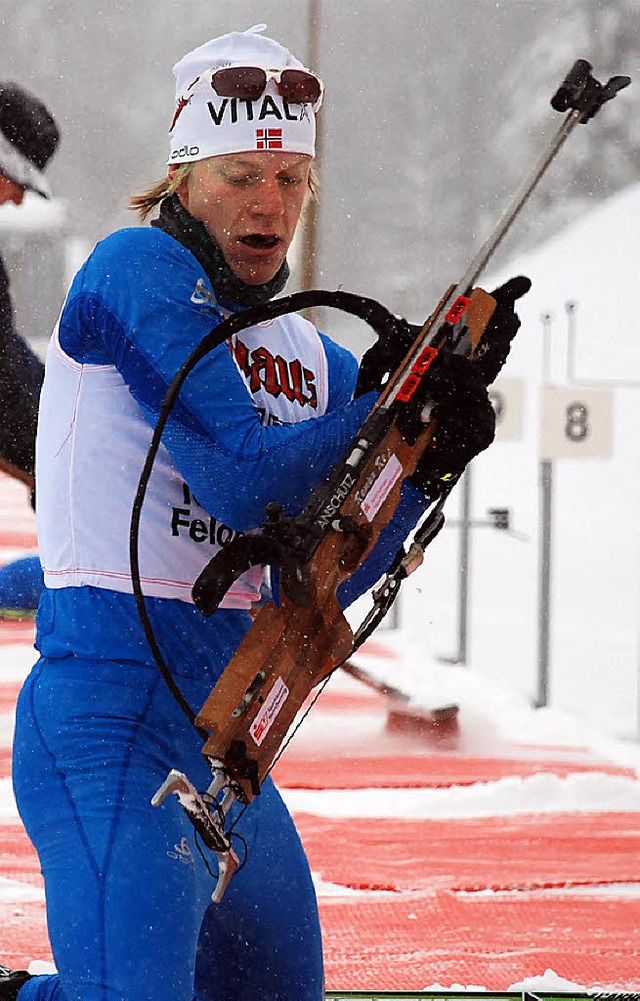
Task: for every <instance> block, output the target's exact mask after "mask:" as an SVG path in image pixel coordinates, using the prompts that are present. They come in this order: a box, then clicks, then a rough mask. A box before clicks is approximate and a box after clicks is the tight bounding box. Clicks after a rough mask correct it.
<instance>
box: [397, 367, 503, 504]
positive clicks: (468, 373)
mask: <svg viewBox="0 0 640 1001" xmlns="http://www.w3.org/2000/svg"><path fill="white" fill-rule="evenodd" d="M478 369H479V365H478V364H477V363H475V362H471V361H469V360H468V358H463V357H462V356H461V355H449V356H448V357H446V358H442V356H439V357H438V358H437V360H436V361H435V362H434V363H433V364H432V366H431V368H430V369H429V373H428V377H427V378H425V380H424V395H425V396H426V398H427V399H428V400H430V401H433V408H432V410H431V413H430V415H429V420H431V419H433V420H435V421H436V422H437V424H436V431H435V434H434V436H433V439H432V441H431V444H430V445H429V446H428V447H427V448H426V449H425V452H424V454H423V455H422V458H421V459H420V462H419V463H418V467H417V469H416V471H415V472H414V474H413V476H412V477H411V480H412V482H413V483H414V485H415V486H416V487H418V489H419V490H421V491H422V492H423V493H424V494H426V496H427V497H429V498H431V499H434V498H435V497H436V496H437V495H438V494H439V493H440V490H441V488H442V486H443V485H444V484H446V483H450V482H452V481H453V482H455V481H456V480H457V479H458V478H459V477H460V475H461V474H462V472H463V471H464V468H465V466H466V465H467V463H469V462H470V461H471V459H473V457H474V456H475V455H477V454H478V453H479V452H483V451H484V449H485V448H488V447H489V445H490V444H491V442H492V441H493V439H494V436H495V428H496V415H495V411H494V409H493V407H492V405H491V402H490V400H489V394H488V392H487V388H486V386H485V383H484V378H483V376H482V374H481V373H480V372H479V371H478Z"/></svg>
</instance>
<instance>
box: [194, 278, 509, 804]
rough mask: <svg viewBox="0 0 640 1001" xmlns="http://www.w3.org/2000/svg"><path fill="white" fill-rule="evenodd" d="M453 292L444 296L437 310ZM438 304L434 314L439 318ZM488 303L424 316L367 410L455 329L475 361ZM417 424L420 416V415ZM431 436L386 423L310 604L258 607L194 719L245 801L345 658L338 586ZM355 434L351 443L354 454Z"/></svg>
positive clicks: (326, 547)
mask: <svg viewBox="0 0 640 1001" xmlns="http://www.w3.org/2000/svg"><path fill="white" fill-rule="evenodd" d="M451 292H452V290H451V289H449V290H448V291H447V293H446V295H445V297H444V298H443V300H442V302H443V303H444V302H446V301H447V299H448V298H449V297H450V295H451ZM441 305H442V303H441V304H439V307H438V309H437V310H436V312H435V314H434V316H438V314H439V310H440V307H441ZM494 306H495V301H494V300H493V299H492V298H491V296H489V295H488V294H487V293H486V292H484V291H483V290H482V289H475V290H473V292H472V294H471V295H470V296H469V297H468V298H467V297H465V298H464V301H463V302H462V303H461V305H460V310H461V312H460V316H459V317H458V319H457V320H456V323H455V324H447V325H446V330H445V329H443V330H442V331H437V332H436V334H435V335H432V334H431V322H430V321H431V319H432V318H430V319H429V320H428V321H427V322H426V323H425V325H424V327H423V328H422V330H421V332H420V334H419V336H418V337H417V339H416V342H415V343H414V345H413V347H412V348H411V349H410V351H409V353H408V354H407V357H406V359H405V361H404V362H403V363H402V364H401V365H400V367H399V369H398V372H397V374H396V375H395V376H394V377H393V378H392V379H391V380H390V382H389V384H388V385H387V387H386V388H385V391H384V393H383V394H382V395H381V397H380V400H379V401H378V402H377V404H376V406H375V407H374V411H372V413H373V412H375V410H376V409H378V408H379V407H381V406H390V405H391V404H392V403H393V402H394V400H395V399H396V398H398V394H400V396H402V391H403V387H404V393H405V395H406V393H407V392H408V389H407V387H409V389H411V387H412V383H411V377H412V373H413V371H414V370H415V365H416V359H419V358H420V356H421V354H422V353H423V351H424V349H425V347H426V346H429V347H430V348H436V350H437V348H438V347H441V346H442V343H443V342H444V340H445V338H446V337H447V336H450V335H451V333H452V332H454V333H455V332H456V331H457V333H458V335H459V334H460V333H461V332H462V330H464V331H465V332H466V331H468V332H469V340H468V347H467V348H466V349H465V350H464V352H463V353H467V354H469V355H471V356H472V354H473V350H474V349H475V347H476V346H477V344H478V343H479V341H480V339H481V337H482V334H483V332H484V330H485V328H486V325H487V323H488V321H489V319H490V317H491V314H492V312H493V309H494ZM456 315H457V314H456ZM423 375H424V374H423ZM422 377H423V376H421V377H420V378H422ZM418 381H419V380H418ZM415 388H416V386H413V390H414V389H415ZM413 390H412V391H413ZM419 400H420V402H418V397H416V402H412V399H411V396H410V397H409V399H408V400H407V402H406V403H404V404H403V406H406V407H411V406H413V407H414V408H416V407H418V408H419V410H421V409H422V407H423V405H424V398H423V397H422V396H420V397H419ZM415 417H416V419H419V413H418V414H415ZM364 427H366V422H365V425H364ZM434 430H435V424H434V422H429V423H428V424H425V425H424V430H422V431H421V432H420V433H419V434H418V436H417V438H416V440H415V441H413V442H412V443H410V442H408V441H407V440H406V439H405V437H404V436H403V434H402V433H401V431H400V429H399V427H398V423H397V419H396V418H395V417H394V419H392V421H391V423H390V424H389V426H388V428H387V430H386V431H385V432H384V433H383V434H382V435H381V436H380V439H379V440H378V441H376V442H374V443H373V444H372V447H371V448H370V450H369V453H368V455H367V457H366V459H365V460H364V461H363V462H362V463H361V465H360V467H359V468H357V471H356V472H355V473H354V476H353V478H352V479H353V481H352V483H351V485H350V487H349V489H348V491H347V492H345V494H344V496H343V497H342V499H341V502H340V505H339V509H337V510H336V511H335V518H334V519H333V521H332V523H331V524H328V525H327V528H326V530H325V532H324V534H323V537H322V539H321V541H320V543H319V545H318V546H317V548H316V549H315V552H314V553H313V555H312V557H311V559H310V561H309V562H308V564H307V565H306V566H305V567H304V574H305V579H306V582H307V585H308V599H307V600H306V601H305V603H304V604H303V605H300V604H298V603H294V601H292V600H291V598H290V597H288V595H287V594H286V593H284V594H283V595H282V600H281V603H280V605H279V606H276V605H274V604H272V603H270V602H268V603H266V604H264V605H263V606H262V607H261V608H260V609H259V610H258V612H257V614H256V617H255V619H254V622H253V624H252V626H251V628H250V629H249V632H248V633H247V635H246V636H245V638H244V640H243V642H242V643H241V645H240V646H239V648H238V650H237V651H236V653H235V655H234V656H233V658H232V659H231V661H230V662H229V664H228V665H227V667H226V668H225V670H224V672H223V674H222V676H221V677H220V679H219V681H218V682H217V683H216V685H215V687H214V688H213V690H212V692H211V694H210V695H209V698H208V699H207V701H206V702H205V703H204V705H203V706H202V708H201V710H200V712H199V713H198V715H197V717H196V723H197V725H198V726H200V727H202V728H204V729H207V730H209V731H210V737H209V739H208V740H207V741H206V743H205V746H204V748H203V754H204V755H205V756H206V757H208V758H209V759H212V760H215V761H216V762H221V763H222V765H223V766H224V768H225V770H226V771H227V772H228V774H229V776H230V778H231V779H232V781H233V782H234V783H235V784H236V785H237V786H238V787H239V789H240V790H241V791H242V798H243V799H245V800H246V801H247V802H250V801H251V799H253V797H254V796H255V795H256V794H257V793H258V792H259V787H260V784H261V783H262V782H263V780H264V778H265V776H266V775H267V774H268V772H269V770H270V769H271V767H272V765H273V762H274V760H275V757H276V755H277V753H278V751H279V749H280V747H281V745H282V743H283V741H284V739H285V737H286V735H287V733H288V731H289V729H290V727H291V725H292V724H293V722H294V720H295V718H296V716H297V714H298V712H299V710H300V709H301V707H302V706H303V704H304V702H305V701H306V699H307V697H308V695H309V693H310V692H311V691H312V689H313V688H314V687H315V686H316V685H317V684H318V683H319V682H320V681H322V680H323V679H324V678H325V677H327V675H329V674H330V673H331V672H332V671H333V670H335V669H336V667H338V666H339V665H340V664H341V663H343V662H344V661H345V660H346V659H347V658H348V657H349V655H350V654H351V653H352V650H353V633H352V630H351V627H350V626H349V623H348V622H347V620H346V618H345V616H344V615H343V613H342V610H341V608H340V605H339V602H338V598H337V591H338V588H339V586H340V584H341V583H342V581H344V580H345V579H347V578H348V577H349V576H350V575H351V574H352V573H353V572H354V571H355V570H356V569H357V567H358V566H359V565H360V564H361V563H362V561H363V560H364V559H365V558H366V556H367V555H368V553H369V552H370V550H371V549H372V548H373V546H374V545H375V543H376V542H377V540H378V537H379V535H380V532H381V531H382V530H383V529H384V528H385V527H386V525H388V524H389V522H390V521H391V519H392V517H393V514H394V512H395V510H396V508H397V506H398V504H399V502H400V491H401V487H402V483H403V482H404V480H405V479H406V478H407V477H408V476H410V475H411V474H412V473H413V472H414V471H415V469H416V466H417V465H418V462H419V460H420V458H421V456H422V454H423V452H424V451H425V449H426V448H428V446H429V444H430V442H431V439H432V437H433V434H434ZM360 437H361V436H360V435H359V436H357V437H356V440H355V442H354V449H355V447H356V443H357V441H358V440H359V438H360ZM311 504H313V500H312V502H311ZM341 524H348V525H349V531H344V530H343V529H341V528H340V527H338V526H339V525H341Z"/></svg>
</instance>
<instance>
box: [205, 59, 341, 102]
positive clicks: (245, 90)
mask: <svg viewBox="0 0 640 1001" xmlns="http://www.w3.org/2000/svg"><path fill="white" fill-rule="evenodd" d="M198 79H199V80H203V79H207V80H209V81H210V83H211V86H212V87H213V89H214V90H215V92H216V94H217V95H218V96H219V97H236V98H238V100H240V101H257V100H258V99H259V98H260V97H262V95H263V94H264V92H265V90H266V89H267V84H268V83H269V80H274V81H275V84H276V87H277V88H278V93H279V94H280V95H281V97H283V98H284V100H285V101H287V103H288V104H311V105H313V110H314V111H317V110H318V109H319V107H320V105H321V104H322V95H323V93H324V87H323V84H322V81H321V80H320V79H319V77H317V76H315V74H313V73H309V72H308V71H307V70H297V69H279V70H277V69H263V68H262V67H261V66H225V67H224V69H219V70H214V71H213V72H212V73H211V71H207V73H203V74H202V76H201V77H199V78H198Z"/></svg>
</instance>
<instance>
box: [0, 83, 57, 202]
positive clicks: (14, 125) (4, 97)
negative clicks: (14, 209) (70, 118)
mask: <svg viewBox="0 0 640 1001" xmlns="http://www.w3.org/2000/svg"><path fill="white" fill-rule="evenodd" d="M59 139H60V133H59V131H58V128H57V126H56V123H55V121H54V120H53V117H52V115H51V114H50V113H49V112H48V111H47V109H46V108H45V106H44V104H43V103H42V101H39V100H38V99H37V98H36V97H34V96H33V95H32V94H29V93H28V91H26V90H23V88H22V87H19V86H18V85H17V84H15V83H0V173H2V174H4V175H5V176H6V177H8V178H9V179H10V180H12V181H15V183H16V184H20V185H21V186H22V187H23V188H30V189H31V190H32V191H36V192H37V193H38V194H40V195H42V196H43V197H44V198H48V197H49V196H50V194H51V191H50V189H49V185H48V183H47V181H46V180H45V178H44V177H43V175H42V171H43V170H44V168H45V166H46V164H47V163H48V162H49V160H50V159H51V157H52V156H53V154H54V152H55V149H56V147H57V145H58V142H59Z"/></svg>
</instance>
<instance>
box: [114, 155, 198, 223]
mask: <svg viewBox="0 0 640 1001" xmlns="http://www.w3.org/2000/svg"><path fill="white" fill-rule="evenodd" d="M193 167H194V164H193V163H181V164H180V165H179V167H178V169H177V170H176V171H174V173H173V175H172V176H171V177H163V178H162V180H161V181H158V182H157V184H154V185H153V186H152V187H151V188H147V189H146V191H141V192H140V194H138V195H131V197H130V198H129V200H128V202H127V208H130V209H131V211H132V212H137V213H138V218H139V219H140V221H141V222H144V221H145V220H146V219H147V217H148V216H149V215H151V213H152V212H153V210H154V209H155V207H156V206H157V205H159V204H160V202H162V201H164V199H165V198H168V197H169V196H170V195H174V194H175V193H176V191H177V189H178V188H179V187H180V185H181V184H182V182H183V181H185V180H186V179H187V177H188V176H189V174H190V173H191V171H192V170H193Z"/></svg>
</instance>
